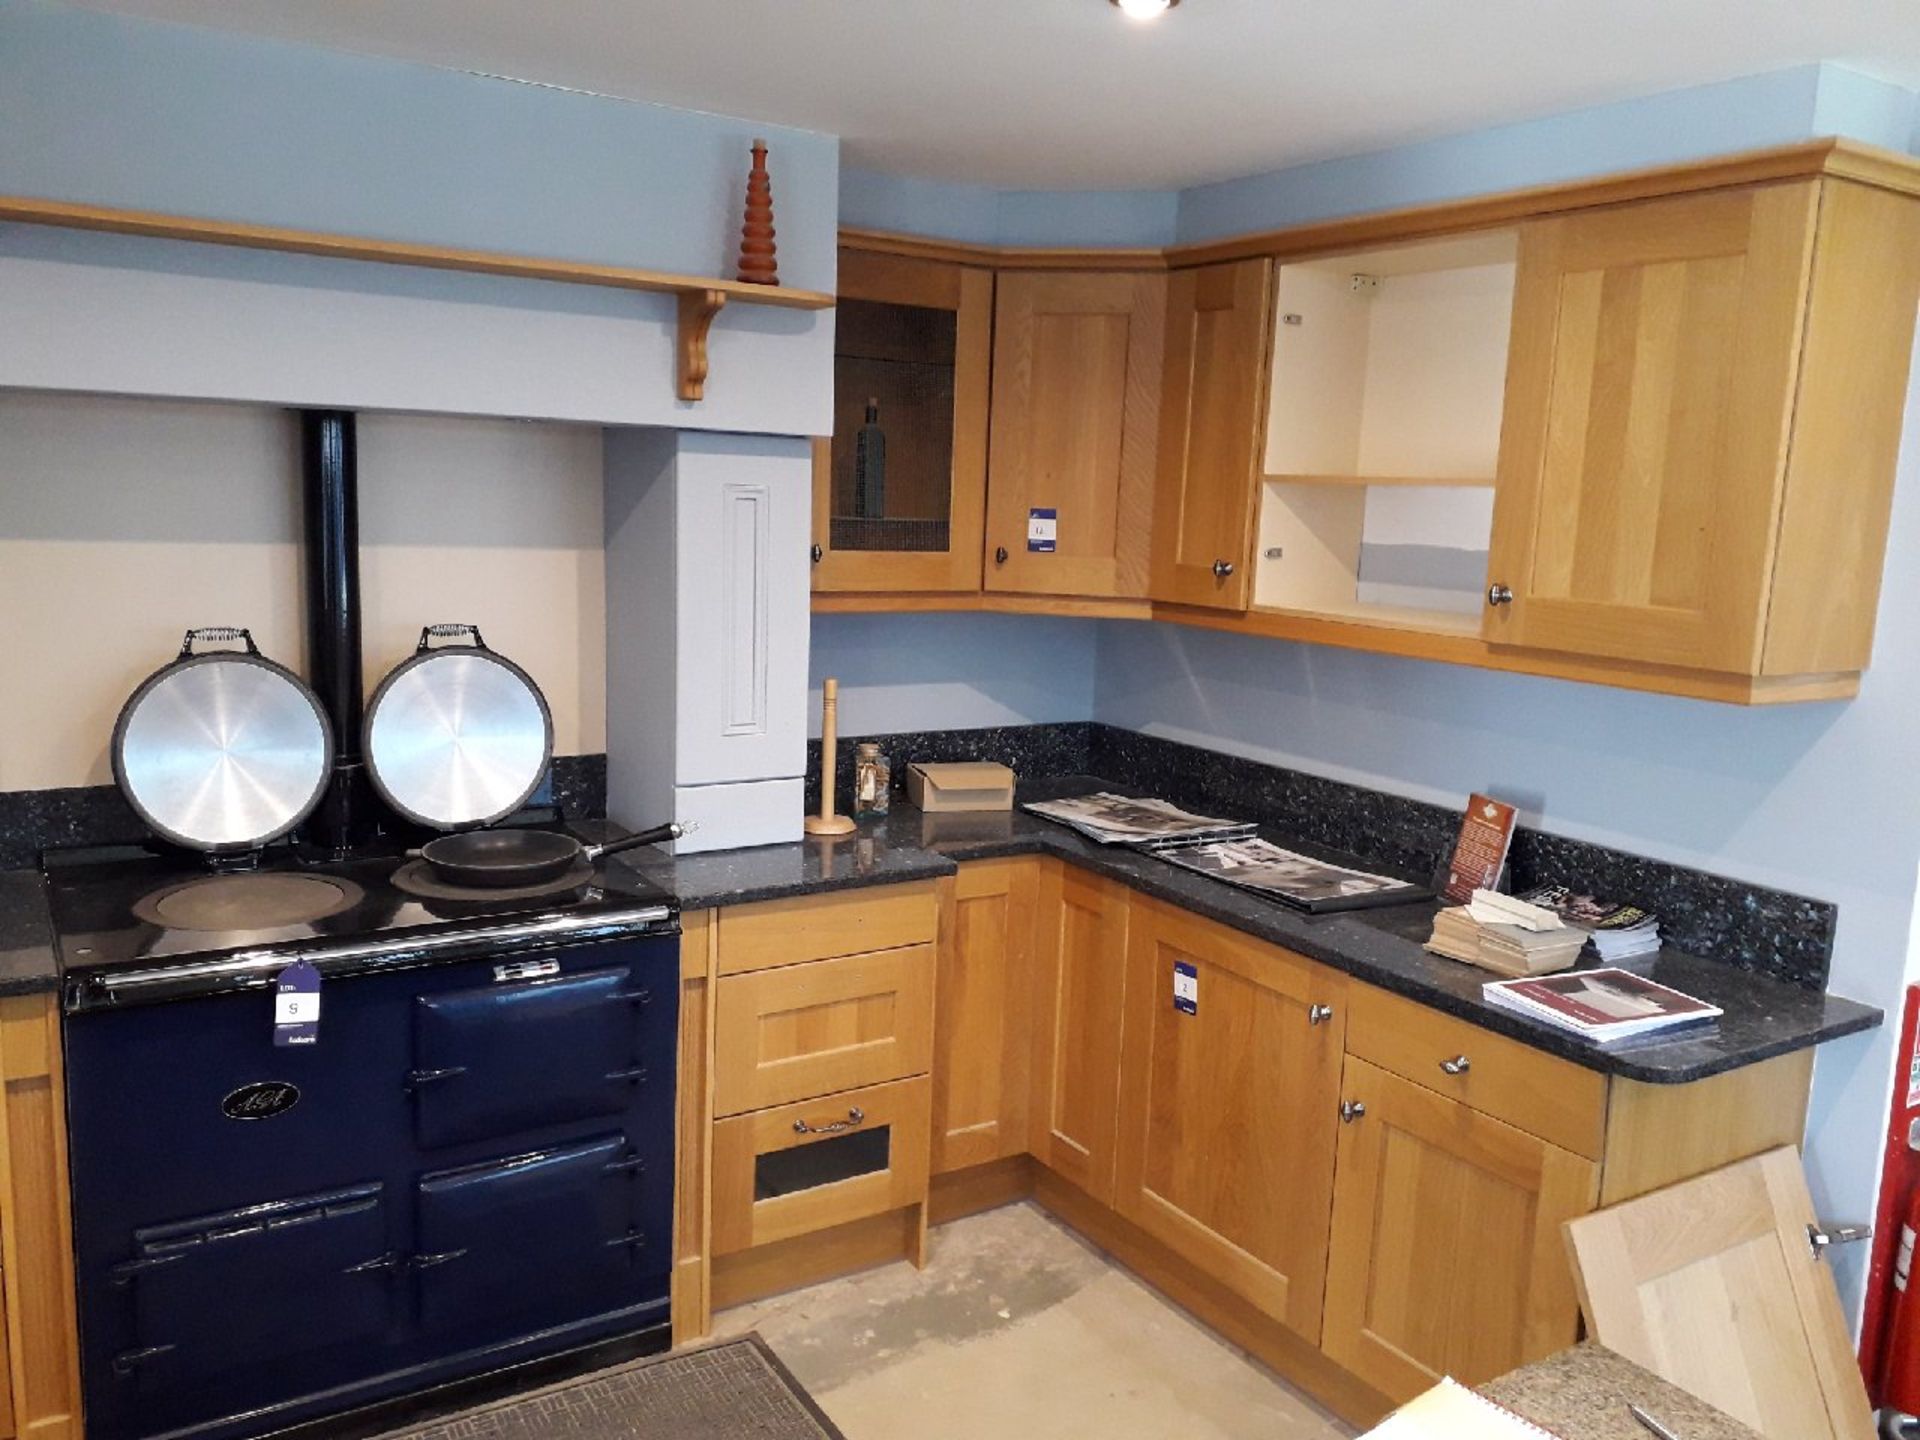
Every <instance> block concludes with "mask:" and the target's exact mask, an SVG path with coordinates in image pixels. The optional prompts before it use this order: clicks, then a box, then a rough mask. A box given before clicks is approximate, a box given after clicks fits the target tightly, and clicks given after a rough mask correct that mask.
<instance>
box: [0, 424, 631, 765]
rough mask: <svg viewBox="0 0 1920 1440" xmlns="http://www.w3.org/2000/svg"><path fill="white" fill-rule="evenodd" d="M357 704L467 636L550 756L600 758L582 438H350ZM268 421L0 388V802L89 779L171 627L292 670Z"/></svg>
mask: <svg viewBox="0 0 1920 1440" xmlns="http://www.w3.org/2000/svg"><path fill="white" fill-rule="evenodd" d="M360 462H361V467H360V468H361V531H362V536H361V538H362V561H361V564H362V579H363V582H364V585H365V591H366V603H367V614H366V651H365V654H366V662H367V671H368V684H369V686H371V685H372V684H373V683H374V682H375V681H377V680H378V678H379V677H380V675H381V674H383V673H384V672H385V671H386V669H387V668H388V667H389V666H390V665H392V664H393V663H395V662H396V661H398V660H399V659H401V658H403V657H404V656H405V654H407V653H408V652H409V651H410V650H411V649H412V647H413V643H414V641H415V639H417V637H418V634H419V627H420V626H421V625H423V624H427V623H430V622H433V621H437V620H465V621H471V622H473V623H475V624H477V625H479V626H480V627H481V629H482V630H483V631H484V632H485V634H486V637H487V640H488V642H489V643H490V644H492V645H494V646H495V647H496V648H498V649H500V650H501V651H502V652H504V653H506V654H508V655H511V656H512V657H513V658H514V659H515V660H517V661H518V662H519V663H521V664H522V665H524V666H526V668H527V669H528V670H529V671H530V672H531V673H532V674H533V675H534V678H535V679H536V680H538V681H539V683H540V685H541V688H542V689H543V690H545V691H546V693H547V698H548V701H549V703H550V704H551V705H552V707H553V711H554V729H555V736H554V740H555V749H556V750H557V751H558V752H559V753H561V754H574V753H581V752H590V751H597V750H600V749H603V748H604V746H605V743H606V703H605V674H604V656H605V649H606V646H605V619H604V616H605V605H604V599H603V594H604V578H603V565H602V557H601V543H600V535H601V505H600V431H599V430H598V428H597V427H587V426H569V425H555V424H521V423H516V422H511V421H492V420H469V419H458V420H453V419H445V418H439V417H428V416H402V415H368V416H363V417H362V418H361V422H360ZM299 537H300V515H299V461H298V456H297V453H296V449H295V425H294V421H293V418H292V416H291V415H290V413H289V412H287V411H284V410H279V409H274V408H269V407H262V406H244V405H216V404H199V403H185V402H174V401H152V400H127V399H119V398H103V397H98V396H75V395H62V394H30V393H24V392H4V391H0V634H3V635H4V643H0V696H4V697H5V700H6V703H5V704H4V705H0V790H27V789H47V788H54V787H60V786H68V785H97V784H106V783H110V781H111V778H112V776H111V772H110V770H109V766H108V759H107V747H108V741H109V737H110V735H111V732H112V728H113V720H114V716H115V715H116V714H117V713H118V711H119V708H120V706H121V704H122V703H123V702H124V701H125V699H126V697H127V695H128V694H129V693H131V691H132V690H133V688H134V687H135V686H136V685H137V684H139V682H140V680H141V678H142V677H143V676H145V675H146V674H147V673H148V672H150V671H151V670H153V669H154V668H156V667H157V666H159V665H160V664H162V663H164V662H165V661H166V660H167V659H169V658H170V657H171V656H172V655H173V654H174V652H175V651H176V650H177V649H178V647H179V644H180V636H181V633H182V632H183V631H185V630H186V629H187V628H188V627H189V626H192V625H217V624H236V625H245V626H247V627H249V628H250V629H252V630H253V632H254V635H255V638H256V639H257V640H258V641H259V643H260V645H261V648H262V649H263V650H264V651H265V652H266V653H267V654H268V655H270V656H272V657H273V658H275V659H277V660H280V661H282V662H284V663H286V664H288V665H290V666H292V667H293V668H294V669H296V670H300V669H302V668H303V667H304V665H305V659H306V657H305V653H304V651H305V645H304V628H303V627H304V621H303V606H302V599H301V576H300V549H299Z"/></svg>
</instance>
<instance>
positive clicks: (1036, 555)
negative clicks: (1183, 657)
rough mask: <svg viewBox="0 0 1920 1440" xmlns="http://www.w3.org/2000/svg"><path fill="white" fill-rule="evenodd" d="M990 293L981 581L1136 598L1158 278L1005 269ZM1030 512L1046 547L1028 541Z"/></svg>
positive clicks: (1153, 427)
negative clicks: (1042, 521) (1040, 516)
mask: <svg viewBox="0 0 1920 1440" xmlns="http://www.w3.org/2000/svg"><path fill="white" fill-rule="evenodd" d="M997 290H998V295H997V301H996V304H995V310H994V340H993V417H992V422H991V438H990V442H989V446H988V464H987V476H988V478H987V534H986V555H987V558H986V588H987V589H989V590H1015V591H1022V592H1026V593H1030V594H1048V595H1091V596H1141V595H1145V594H1146V593H1147V572H1148V566H1149V557H1150V554H1151V540H1152V526H1153V482H1154V437H1155V433H1156V431H1157V430H1158V429H1159V412H1160V364H1161V353H1160V352H1161V340H1162V331H1163V327H1164V320H1165V315H1166V276H1165V275H1157V274H1152V273H1144V274H1076V273H1072V272H1066V271H1031V272H1029V271H1015V272H1010V273H1003V274H1002V275H1001V276H1000V277H999V280H998V282H997ZM1035 510H1042V511H1051V512H1052V513H1053V518H1054V523H1055V525H1056V527H1057V530H1056V538H1055V541H1054V544H1053V548H1052V549H1050V550H1042V549H1029V548H1028V544H1027V536H1028V523H1029V520H1030V519H1031V518H1032V512H1034V511H1035ZM1002 551H1004V552H1005V553H1006V559H1005V560H1002V559H1000V554H1001V552H1002Z"/></svg>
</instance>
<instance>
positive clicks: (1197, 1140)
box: [1116, 899, 1346, 1340]
mask: <svg viewBox="0 0 1920 1440" xmlns="http://www.w3.org/2000/svg"><path fill="white" fill-rule="evenodd" d="M1345 990H1346V980H1345V977H1344V976H1342V975H1340V974H1338V973H1336V972H1335V971H1332V970H1329V969H1327V968H1326V967H1325V966H1324V965H1317V964H1315V963H1313V962H1312V961H1310V960H1306V959H1303V958H1302V957H1300V956H1298V955H1294V954H1292V953H1290V952H1288V951H1285V950H1280V949H1276V948H1275V947H1273V946H1269V945H1261V944H1259V943H1258V942H1255V941H1251V940H1249V939H1247V938H1246V937H1245V936H1243V935H1238V934H1236V933H1235V932H1234V931H1231V930H1228V929H1226V928H1225V927H1224V926H1220V925H1216V924H1214V923H1213V922H1211V921H1208V920H1202V919H1200V918H1198V917H1196V916H1193V915H1190V914H1187V913H1186V912H1184V911H1181V910H1176V909H1174V908H1173V907H1171V906H1167V905H1162V904H1159V903H1157V902H1154V901H1148V900H1138V899H1136V900H1135V901H1134V902H1133V911H1132V915H1131V917H1130V920H1129V923H1128V936H1127V985H1126V1019H1125V1024H1124V1025H1123V1027H1122V1033H1123V1036H1124V1039H1123V1042H1122V1045H1123V1050H1122V1060H1121V1080H1120V1136H1119V1146H1118V1184H1117V1187H1116V1208H1117V1209H1118V1210H1119V1211H1120V1213H1121V1214H1122V1215H1124V1216H1126V1217H1127V1218H1128V1219H1129V1220H1131V1221H1133V1222H1134V1223H1135V1224H1136V1225H1138V1226H1139V1227H1140V1228H1141V1229H1143V1230H1145V1231H1146V1232H1147V1233H1148V1234H1150V1235H1152V1236H1154V1237H1155V1238H1157V1239H1159V1240H1161V1241H1162V1242H1164V1243H1165V1244H1166V1245H1168V1246H1169V1247H1170V1248H1172V1249H1173V1250H1175V1251H1176V1252H1178V1253H1179V1254H1180V1255H1181V1256H1183V1257H1184V1258H1186V1259H1188V1260H1189V1261H1191V1262H1192V1263H1193V1264H1195V1265H1198V1266H1199V1267H1201V1268H1202V1269H1203V1270H1205V1271H1206V1272H1207V1273H1208V1274H1209V1275H1211V1276H1213V1277H1214V1278H1215V1279H1217V1280H1219V1281H1220V1282H1221V1283H1223V1284H1225V1285H1226V1286H1228V1287H1229V1288H1230V1289H1232V1290H1234V1291H1235V1292H1236V1293H1238V1294H1240V1295H1243V1296H1244V1297H1245V1298H1247V1299H1248V1300H1251V1301H1253V1302H1254V1303H1255V1304H1257V1305H1259V1306H1260V1307H1261V1308H1262V1309H1263V1310H1266V1311H1267V1312H1268V1313H1269V1314H1272V1315H1273V1316H1275V1317H1276V1318H1278V1319H1281V1320H1283V1321H1284V1322H1285V1323H1286V1324H1287V1325H1288V1326H1290V1327H1291V1328H1292V1329H1294V1330H1295V1331H1297V1332H1299V1334H1300V1335H1302V1336H1303V1337H1304V1338H1306V1339H1308V1340H1316V1339H1318V1338H1319V1335H1320V1301H1321V1289H1322V1285H1323V1282H1324V1280H1325V1276H1326V1263H1327V1195H1328V1193H1329V1192H1330V1191H1331V1189H1332V1187H1333V1164H1334V1146H1335V1142H1336V1134H1335V1132H1336V1131H1337V1129H1338V1128H1339V1127H1338V1118H1337V1117H1338V1108H1339V1099H1340V1064H1341V1058H1342V1050H1341V1041H1342V1024H1343V1019H1344V1012H1345V1006H1344V1004H1343V1003H1342V1002H1343V997H1344V994H1345ZM1189 997H1190V998H1189Z"/></svg>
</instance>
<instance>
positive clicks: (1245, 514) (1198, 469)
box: [1152, 259, 1274, 610]
mask: <svg viewBox="0 0 1920 1440" xmlns="http://www.w3.org/2000/svg"><path fill="white" fill-rule="evenodd" d="M1273 308H1274V296H1273V262H1272V261H1270V260H1264V259H1254V260H1237V261H1232V262H1229V263H1227V264H1224V265H1207V266H1203V267H1200V268H1198V269H1193V270H1181V271H1177V272H1175V274H1174V275H1173V276H1172V277H1171V278H1170V279H1169V281H1168V285H1167V345H1166V357H1165V362H1164V367H1163V371H1162V375H1161V386H1162V389H1161V408H1160V459H1159V467H1158V471H1159V473H1158V480H1157V484H1156V489H1155V494H1154V509H1153V564H1152V577H1153V580H1152V584H1153V598H1154V599H1155V600H1164V601H1168V602H1170V603H1173V604H1178V605H1202V606H1208V607H1212V608H1216V609H1222V610H1244V609H1246V608H1247V598H1248V595H1249V593H1250V592H1249V586H1250V582H1251V574H1252V571H1251V567H1250V566H1249V564H1248V559H1249V557H1248V549H1249V547H1250V545H1251V543H1252V539H1253V527H1254V511H1255V501H1256V499H1257V498H1258V489H1257V484H1258V475H1259V461H1260V449H1261V441H1262V436H1263V434H1264V430H1265V425H1264V423H1263V417H1262V415H1261V407H1262V406H1263V405H1264V404H1265V396H1266V394H1267V390H1268V386H1267V367H1268V355H1269V347H1270V340H1269V329H1270V326H1271V323H1272V317H1273Z"/></svg>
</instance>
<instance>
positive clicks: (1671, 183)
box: [1166, 138, 1920, 269]
mask: <svg viewBox="0 0 1920 1440" xmlns="http://www.w3.org/2000/svg"><path fill="white" fill-rule="evenodd" d="M1821 175H1830V176H1834V177H1836V178H1839V179H1845V180H1855V181H1858V182H1860V183H1862V184H1867V185H1874V186H1877V187H1879V188H1881V189H1886V190H1894V191H1898V192H1899V193H1901V194H1905V195H1920V160H1916V159H1915V158H1914V157H1912V156H1908V155H1902V154H1899V153H1898V152H1896V151H1892V150H1882V149H1879V148H1878V147H1876V146H1872V145H1863V144H1860V143H1859V142H1857V141H1853V140H1844V139H1838V138H1828V139H1824V140H1808V141H1803V142H1800V143H1798V144H1794V145H1781V146H1775V147H1773V148H1771V149H1766V150H1746V151H1741V152H1739V153H1737V154H1733V155H1722V156H1716V157H1714V158H1712V159H1707V160H1690V161H1685V162H1683V163H1680V164H1676V165H1656V166H1650V167H1648V168H1646V169H1641V170H1624V171H1620V172H1618V173H1616V174H1611V175H1598V176H1593V177H1590V178H1587V179H1581V180H1566V181H1556V182H1554V183H1552V184H1547V185H1533V186H1528V187H1525V188H1523V189H1518V190H1502V191H1497V192H1495V193H1494V194H1491V195H1474V196H1469V197H1468V198H1466V199H1462V200H1442V201H1436V202H1434V203H1432V204H1427V205H1409V206H1403V207H1401V208H1399V209H1394V210H1374V211H1368V212H1364V213H1362V214H1359V215H1350V216H1343V217H1340V218H1338V219H1333V220H1317V221H1313V222H1310V223H1308V224H1305V225H1294V226H1290V227H1288V228H1286V229H1281V230H1263V231H1256V232H1253V233H1251V234H1246V235H1234V236H1229V237H1227V238H1225V239H1221V240H1203V241H1198V242H1195V243H1193V244H1188V245H1176V246H1173V247H1171V248H1169V249H1168V250H1167V251H1166V257H1167V263H1168V264H1169V265H1170V266H1172V267H1174V268H1175V269H1181V268H1185V267H1187V266H1191V265H1212V264H1216V263H1218V262H1220V261H1223V260H1245V259H1250V258H1252V257H1255V256H1262V255H1272V256H1277V257H1280V258H1283V259H1284V258H1290V257H1294V256H1303V255H1314V254H1322V253H1338V252H1340V251H1342V250H1354V249H1360V248H1363V247H1366V246H1370V245H1377V244H1383V243H1388V242H1393V241H1400V240H1417V239H1425V238H1428V237H1431V236H1438V235H1447V234H1452V233H1455V232H1457V231H1462V230H1484V229H1489V228H1491V227H1493V226H1497V225H1508V224H1516V223H1518V222H1520V221H1522V220H1528V219H1532V218H1534V217H1536V216H1540V215H1551V214H1555V213H1559V212H1563V211H1567V210H1584V209H1589V208H1591V207H1593V206H1597V205H1618V204H1623V203H1625V202H1627V201H1631V200H1651V199H1656V198H1658V197H1661V196H1667V195H1684V194H1687V193H1689V192H1692V191H1698V190H1718V189H1724V188H1727V187H1730V186H1735V185H1756V184H1764V183H1767V182H1769V181H1778V180H1801V179H1809V178H1813V177H1817V176H1821Z"/></svg>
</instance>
